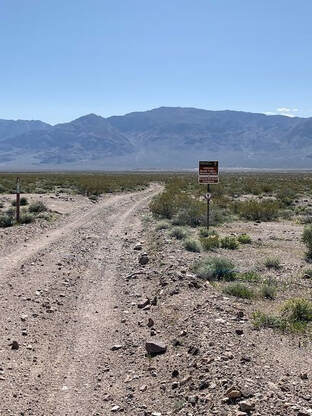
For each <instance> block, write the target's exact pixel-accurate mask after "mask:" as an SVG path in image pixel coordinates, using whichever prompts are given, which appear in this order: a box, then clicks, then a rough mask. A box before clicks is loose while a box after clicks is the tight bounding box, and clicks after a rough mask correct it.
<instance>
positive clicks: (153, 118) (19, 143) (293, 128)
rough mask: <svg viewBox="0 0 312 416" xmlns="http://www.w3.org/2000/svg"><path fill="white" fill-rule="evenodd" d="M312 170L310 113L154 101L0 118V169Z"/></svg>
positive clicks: (311, 121) (311, 124) (311, 120)
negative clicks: (127, 108) (50, 119)
mask: <svg viewBox="0 0 312 416" xmlns="http://www.w3.org/2000/svg"><path fill="white" fill-rule="evenodd" d="M215 159H218V160H219V161H220V165H221V167H227V168H242V167H243V168H244V167H245V168H268V169H270V168H280V169H286V168H293V169H296V168H303V169H309V168H312V118H300V117H286V116H281V115H265V114H257V113H248V112H241V111H229V110H225V111H209V110H202V109H196V108H181V107H160V108H157V109H153V110H150V111H144V112H134V113H130V114H126V115H124V116H112V117H109V118H103V117H101V116H98V115H95V114H89V115H86V116H83V117H80V118H78V119H76V120H74V121H71V122H68V123H62V124H56V125H54V126H52V125H50V124H48V123H44V122H42V121H25V120H17V121H13V120H0V170H2V171H5V170H63V169H64V170H65V169H72V170H88V169H93V170H128V169H191V168H194V167H196V166H197V161H198V160H215Z"/></svg>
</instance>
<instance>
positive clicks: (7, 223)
mask: <svg viewBox="0 0 312 416" xmlns="http://www.w3.org/2000/svg"><path fill="white" fill-rule="evenodd" d="M12 225H13V217H10V216H9V215H0V227H1V228H5V227H11V226H12Z"/></svg>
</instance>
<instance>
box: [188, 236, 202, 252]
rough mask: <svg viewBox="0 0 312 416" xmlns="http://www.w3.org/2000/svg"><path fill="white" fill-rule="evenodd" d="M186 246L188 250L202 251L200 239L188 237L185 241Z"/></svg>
mask: <svg viewBox="0 0 312 416" xmlns="http://www.w3.org/2000/svg"><path fill="white" fill-rule="evenodd" d="M184 247H185V249H186V250H187V251H193V252H194V253H199V252H200V244H199V241H197V240H194V239H191V238H188V239H186V240H185V241H184Z"/></svg>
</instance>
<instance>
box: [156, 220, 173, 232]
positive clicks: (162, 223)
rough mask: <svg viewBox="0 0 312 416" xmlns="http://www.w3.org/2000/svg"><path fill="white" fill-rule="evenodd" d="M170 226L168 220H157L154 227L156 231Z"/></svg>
mask: <svg viewBox="0 0 312 416" xmlns="http://www.w3.org/2000/svg"><path fill="white" fill-rule="evenodd" d="M170 227H171V224H170V223H169V222H168V221H159V222H158V224H157V225H156V227H155V229H156V230H157V231H160V230H167V229H168V228H170Z"/></svg>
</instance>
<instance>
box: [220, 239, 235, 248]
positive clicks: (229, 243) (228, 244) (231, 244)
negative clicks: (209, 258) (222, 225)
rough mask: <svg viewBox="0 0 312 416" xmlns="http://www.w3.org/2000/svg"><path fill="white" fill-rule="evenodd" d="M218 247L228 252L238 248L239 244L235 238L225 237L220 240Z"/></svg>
mask: <svg viewBox="0 0 312 416" xmlns="http://www.w3.org/2000/svg"><path fill="white" fill-rule="evenodd" d="M220 246H221V248H226V249H228V250H235V249H237V248H238V246H239V244H238V242H237V240H236V238H235V237H230V236H227V237H223V238H221V240H220Z"/></svg>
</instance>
